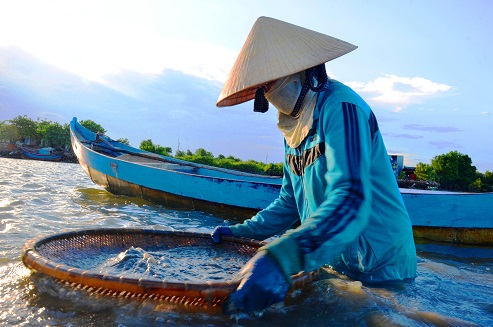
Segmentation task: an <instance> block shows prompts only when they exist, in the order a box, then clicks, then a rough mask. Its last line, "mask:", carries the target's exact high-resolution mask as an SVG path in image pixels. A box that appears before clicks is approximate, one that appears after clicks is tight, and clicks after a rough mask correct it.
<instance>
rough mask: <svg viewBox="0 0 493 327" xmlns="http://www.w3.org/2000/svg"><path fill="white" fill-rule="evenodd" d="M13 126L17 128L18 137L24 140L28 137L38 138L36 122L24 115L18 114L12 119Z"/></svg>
mask: <svg viewBox="0 0 493 327" xmlns="http://www.w3.org/2000/svg"><path fill="white" fill-rule="evenodd" d="M10 123H11V124H12V126H15V127H16V128H17V133H18V137H19V138H21V139H22V140H25V139H27V138H31V139H36V136H37V134H36V122H35V121H34V120H32V119H30V118H27V116H26V115H24V116H17V117H15V118H12V119H11V120H10Z"/></svg>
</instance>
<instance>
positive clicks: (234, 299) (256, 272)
mask: <svg viewBox="0 0 493 327" xmlns="http://www.w3.org/2000/svg"><path fill="white" fill-rule="evenodd" d="M238 279H240V280H241V283H240V285H239V286H238V288H237V289H236V291H235V292H234V293H232V294H231V295H230V296H229V297H228V298H227V299H226V301H225V302H224V305H223V311H224V313H226V314H233V313H236V312H237V311H242V312H252V311H256V310H262V309H265V308H267V307H269V306H271V305H272V304H274V303H277V302H281V301H283V300H284V298H285V297H286V294H287V292H288V289H289V284H288V281H287V280H286V277H284V274H283V272H282V271H281V268H280V267H279V266H278V265H277V263H276V262H275V261H274V260H273V259H271V258H270V256H269V255H268V254H267V251H260V252H258V253H257V254H256V255H255V256H254V257H253V258H252V259H250V261H248V262H247V264H246V265H245V266H244V267H243V268H241V270H240V271H239V272H238V274H237V275H236V276H235V277H234V278H233V280H238Z"/></svg>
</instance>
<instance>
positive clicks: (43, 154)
mask: <svg viewBox="0 0 493 327" xmlns="http://www.w3.org/2000/svg"><path fill="white" fill-rule="evenodd" d="M21 150H22V154H23V155H24V156H25V157H26V158H28V159H33V160H43V161H60V160H62V156H63V154H62V153H56V152H55V149H53V148H41V149H31V148H26V147H24V146H23V147H21Z"/></svg>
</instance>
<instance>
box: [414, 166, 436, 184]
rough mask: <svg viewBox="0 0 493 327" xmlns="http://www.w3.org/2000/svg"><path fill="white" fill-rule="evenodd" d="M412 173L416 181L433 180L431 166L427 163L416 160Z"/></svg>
mask: <svg viewBox="0 0 493 327" xmlns="http://www.w3.org/2000/svg"><path fill="white" fill-rule="evenodd" d="M414 174H415V175H416V180H418V181H435V175H434V173H433V168H431V165H429V164H426V163H423V162H418V163H417V164H416V167H415V168H414Z"/></svg>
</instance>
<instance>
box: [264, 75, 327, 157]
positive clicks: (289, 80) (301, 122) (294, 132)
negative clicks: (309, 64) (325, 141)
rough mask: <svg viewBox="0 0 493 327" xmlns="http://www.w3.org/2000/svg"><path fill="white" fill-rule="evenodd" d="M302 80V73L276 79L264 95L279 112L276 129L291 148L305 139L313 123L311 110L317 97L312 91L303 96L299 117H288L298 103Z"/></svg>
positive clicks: (303, 77)
mask: <svg viewBox="0 0 493 327" xmlns="http://www.w3.org/2000/svg"><path fill="white" fill-rule="evenodd" d="M304 80H305V73H304V72H299V73H296V74H293V75H289V76H286V77H283V78H280V79H278V80H277V81H276V82H275V83H274V85H272V87H271V89H270V90H269V92H266V93H265V98H266V99H267V100H268V101H269V102H270V103H272V104H273V105H274V106H275V107H276V108H277V110H278V111H279V121H278V123H277V127H278V128H279V130H280V131H281V132H282V133H283V135H284V139H285V140H286V142H287V144H288V145H289V146H290V147H292V148H296V147H297V146H298V145H299V144H300V143H301V142H302V141H303V140H304V139H305V137H306V136H307V135H308V132H309V131H310V129H311V127H312V123H313V110H314V108H315V104H316V99H317V97H316V93H315V92H313V91H312V90H308V92H307V94H306V96H305V99H304V101H303V105H302V107H301V110H300V115H299V116H298V117H297V118H294V117H292V116H290V114H291V113H292V112H293V109H294V106H295V105H296V101H298V97H299V95H300V93H301V89H302V87H303V82H304Z"/></svg>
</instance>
